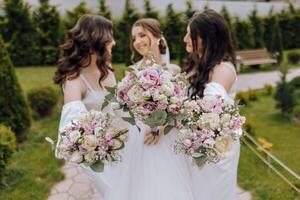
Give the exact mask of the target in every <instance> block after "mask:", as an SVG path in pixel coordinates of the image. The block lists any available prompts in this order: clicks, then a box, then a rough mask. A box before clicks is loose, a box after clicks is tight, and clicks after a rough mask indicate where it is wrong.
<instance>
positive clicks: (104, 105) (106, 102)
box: [101, 99, 109, 111]
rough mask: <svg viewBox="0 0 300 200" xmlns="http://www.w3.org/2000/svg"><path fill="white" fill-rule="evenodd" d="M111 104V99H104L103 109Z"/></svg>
mask: <svg viewBox="0 0 300 200" xmlns="http://www.w3.org/2000/svg"><path fill="white" fill-rule="evenodd" d="M108 104H109V101H108V100H107V99H104V101H103V103H102V105H101V111H102V110H103V109H104V108H105V107H106V106H107V105H108Z"/></svg>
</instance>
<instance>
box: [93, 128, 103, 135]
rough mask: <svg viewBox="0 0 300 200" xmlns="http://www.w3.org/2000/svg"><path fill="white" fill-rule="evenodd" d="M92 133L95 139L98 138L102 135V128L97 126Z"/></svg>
mask: <svg viewBox="0 0 300 200" xmlns="http://www.w3.org/2000/svg"><path fill="white" fill-rule="evenodd" d="M94 133H95V136H96V137H100V136H102V134H103V127H101V126H98V127H96V128H95V129H94Z"/></svg>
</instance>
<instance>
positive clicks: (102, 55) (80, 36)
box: [54, 14, 113, 87]
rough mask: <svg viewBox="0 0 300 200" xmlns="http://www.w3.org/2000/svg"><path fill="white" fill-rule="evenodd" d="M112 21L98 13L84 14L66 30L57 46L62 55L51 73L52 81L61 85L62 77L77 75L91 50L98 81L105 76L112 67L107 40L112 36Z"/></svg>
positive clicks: (85, 64)
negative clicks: (64, 37) (62, 42)
mask: <svg viewBox="0 0 300 200" xmlns="http://www.w3.org/2000/svg"><path fill="white" fill-rule="evenodd" d="M112 30H113V26H112V22H111V21H110V20H108V19H106V18H104V17H102V16H99V15H91V14H86V15H83V16H81V17H80V18H79V20H78V21H77V23H76V25H75V26H74V27H73V28H72V29H70V30H69V31H68V35H67V39H66V41H65V43H64V44H62V45H61V46H60V48H61V57H60V59H59V61H58V68H57V70H56V72H55V75H54V83H56V84H59V85H62V84H64V83H65V81H66V80H67V79H68V80H72V79H75V78H77V77H78V76H79V75H80V71H81V69H82V68H85V67H87V66H89V65H90V63H91V54H92V53H96V54H97V61H96V64H97V67H98V69H99V71H100V78H99V85H100V86H101V87H102V85H101V82H102V81H103V80H104V79H105V78H106V77H107V76H108V73H109V70H112V71H113V69H112V68H111V54H110V53H109V52H108V51H107V49H106V45H107V43H109V42H111V41H112V40H113V35H112Z"/></svg>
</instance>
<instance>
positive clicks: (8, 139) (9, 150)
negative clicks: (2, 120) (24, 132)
mask: <svg viewBox="0 0 300 200" xmlns="http://www.w3.org/2000/svg"><path fill="white" fill-rule="evenodd" d="M15 150H16V136H15V134H14V133H13V132H12V131H11V129H10V128H8V127H7V126H5V125H3V124H0V183H2V182H3V178H4V176H5V170H6V166H7V164H8V163H9V160H10V158H11V156H12V154H13V152H14V151H15Z"/></svg>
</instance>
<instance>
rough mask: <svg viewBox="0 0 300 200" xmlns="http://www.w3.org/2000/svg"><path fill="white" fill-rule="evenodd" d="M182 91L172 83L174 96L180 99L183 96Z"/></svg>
mask: <svg viewBox="0 0 300 200" xmlns="http://www.w3.org/2000/svg"><path fill="white" fill-rule="evenodd" d="M184 92H185V91H184V90H183V89H182V88H181V87H180V85H178V84H177V83H174V96H176V97H181V96H184Z"/></svg>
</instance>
